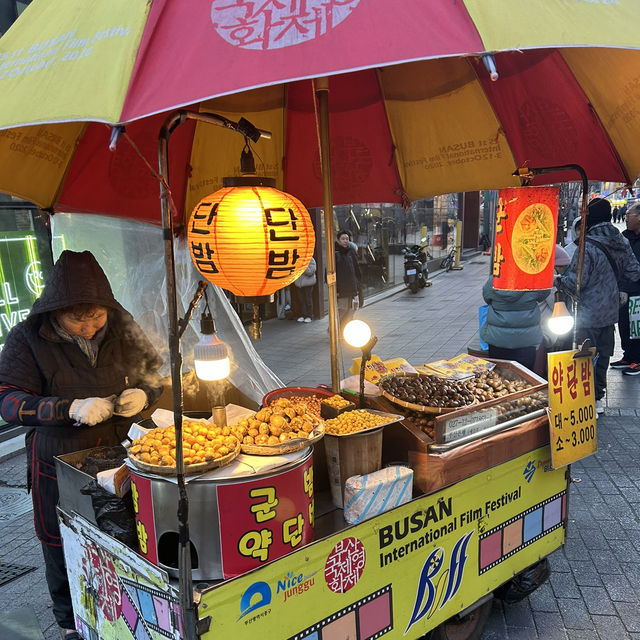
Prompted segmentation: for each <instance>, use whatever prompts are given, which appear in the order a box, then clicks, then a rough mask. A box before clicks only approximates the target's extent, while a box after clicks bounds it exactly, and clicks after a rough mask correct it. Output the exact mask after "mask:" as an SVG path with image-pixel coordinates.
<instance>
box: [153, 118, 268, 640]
mask: <svg viewBox="0 0 640 640" xmlns="http://www.w3.org/2000/svg"><path fill="white" fill-rule="evenodd" d="M188 119H192V120H200V121H203V122H208V123H209V124H215V125H217V126H220V127H224V128H227V129H231V130H232V131H240V132H243V130H242V127H244V126H245V125H247V124H250V123H246V122H244V123H243V122H242V121H241V122H238V123H236V122H231V121H230V120H227V119H226V118H224V117H222V116H218V115H216V114H213V113H197V112H192V111H184V110H181V111H176V112H175V113H172V114H171V115H169V116H167V118H166V120H165V121H164V123H163V125H162V127H161V129H160V133H159V134H158V172H159V174H160V177H161V181H160V209H161V211H162V231H163V242H164V256H165V260H164V266H165V274H166V279H167V287H166V288H167V314H168V329H169V357H170V359H171V389H172V400H173V420H174V425H175V430H176V475H177V484H178V494H179V498H178V545H179V547H178V586H179V604H180V616H181V621H182V633H183V634H184V635H183V638H184V639H185V640H197V638H198V637H199V633H198V631H197V623H198V609H197V605H196V603H195V602H194V598H193V581H192V577H191V543H190V541H189V498H188V495H187V486H186V483H185V481H184V455H183V451H182V407H183V404H182V353H181V350H180V337H181V335H182V333H183V332H184V328H183V327H181V326H180V321H179V317H178V296H177V287H176V273H175V257H174V252H173V235H174V234H173V212H172V211H171V208H170V206H169V202H170V199H171V194H170V192H169V137H170V136H171V134H172V133H173V132H174V131H175V129H176V128H177V127H178V126H179V125H181V124H182V123H183V122H184V121H185V120H188ZM253 132H255V135H256V137H263V138H270V137H271V134H270V133H269V132H268V131H262V130H260V129H255V128H254V130H253ZM253 132H252V133H253ZM201 288H202V287H201ZM202 289H203V290H204V288H202ZM191 312H193V310H192V309H191ZM187 322H188V320H187Z"/></svg>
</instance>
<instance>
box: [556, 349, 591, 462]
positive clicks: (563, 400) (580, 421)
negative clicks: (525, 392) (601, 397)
mask: <svg viewBox="0 0 640 640" xmlns="http://www.w3.org/2000/svg"><path fill="white" fill-rule="evenodd" d="M592 351H593V350H592ZM576 353H578V352H577V351H557V352H555V353H549V354H548V361H547V362H548V371H549V423H550V431H551V466H552V467H553V468H554V469H558V468H560V467H564V466H565V465H567V464H571V463H572V462H575V461H576V460H580V459H581V458H586V457H587V456H589V455H591V454H592V453H595V452H596V451H597V448H598V446H597V439H596V437H597V431H596V406H595V397H594V394H593V391H594V388H593V382H594V380H593V358H592V357H580V358H574V355H575V354H576Z"/></svg>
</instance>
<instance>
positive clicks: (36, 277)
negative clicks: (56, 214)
mask: <svg viewBox="0 0 640 640" xmlns="http://www.w3.org/2000/svg"><path fill="white" fill-rule="evenodd" d="M52 264H53V263H52V258H51V249H50V246H49V235H48V231H47V228H46V227H45V224H44V221H43V219H42V214H41V212H40V211H39V210H38V209H37V208H35V207H34V206H33V205H30V204H28V203H24V202H22V201H19V200H16V199H13V198H11V197H10V196H0V348H2V346H3V345H4V341H5V339H6V337H7V334H8V333H9V331H10V330H11V329H12V328H13V327H14V326H15V325H16V324H18V322H20V321H22V320H24V319H25V318H26V317H27V316H28V315H29V311H30V310H31V306H32V305H33V303H34V302H35V301H36V299H37V298H38V296H39V295H40V293H41V292H42V289H43V287H44V282H45V280H46V276H47V275H48V273H49V271H50V269H51V266H52Z"/></svg>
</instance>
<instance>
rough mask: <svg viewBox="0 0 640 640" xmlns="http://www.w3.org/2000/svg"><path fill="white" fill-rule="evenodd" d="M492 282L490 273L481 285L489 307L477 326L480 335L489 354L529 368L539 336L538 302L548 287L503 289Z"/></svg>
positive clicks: (544, 296)
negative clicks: (519, 289)
mask: <svg viewBox="0 0 640 640" xmlns="http://www.w3.org/2000/svg"><path fill="white" fill-rule="evenodd" d="M492 282H493V277H491V276H490V277H489V279H488V280H487V281H486V282H485V284H484V287H483V288H482V297H483V298H484V301H485V302H486V303H487V305H488V306H489V308H488V309H487V321H486V322H485V323H484V324H483V325H482V329H480V337H481V338H482V339H483V340H484V341H485V342H486V343H487V344H488V345H489V357H490V358H498V359H500V360H515V361H516V362H519V363H520V364H521V365H523V366H525V367H527V369H531V370H532V371H533V368H534V365H535V360H536V351H537V350H538V347H539V346H540V344H541V343H542V337H543V336H542V329H541V327H540V307H539V306H538V303H540V302H542V301H543V300H545V298H546V297H547V296H548V295H549V293H550V290H549V289H542V290H539V291H505V290H503V289H494V287H493V284H492Z"/></svg>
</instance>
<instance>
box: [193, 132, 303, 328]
mask: <svg viewBox="0 0 640 640" xmlns="http://www.w3.org/2000/svg"><path fill="white" fill-rule="evenodd" d="M249 144H250V143H249V139H248V138H247V137H246V136H245V146H244V149H243V150H242V154H241V157H240V166H241V172H242V176H240V177H234V178H223V181H222V184H223V188H222V189H219V190H218V191H216V192H215V193H212V194H210V195H209V196H207V197H206V198H203V199H202V200H200V202H199V203H198V204H197V205H196V207H195V208H194V210H193V211H192V213H191V217H190V219H189V224H188V228H187V239H188V244H189V251H190V253H191V259H192V260H193V263H194V264H195V266H196V268H197V269H198V271H199V272H200V273H201V274H202V275H203V276H204V277H205V278H206V279H207V280H209V281H210V282H212V283H213V284H216V285H218V286H219V287H222V288H223V289H226V290H227V291H230V292H231V293H233V294H234V295H235V296H236V299H237V300H238V301H239V302H247V303H251V304H253V305H254V314H253V315H254V320H253V327H252V337H254V338H258V337H260V324H261V323H260V317H259V312H258V306H257V305H258V304H261V303H264V302H268V301H270V300H271V296H272V294H273V293H275V292H276V291H278V290H279V289H282V288H284V287H286V286H288V285H290V284H291V283H292V282H293V281H294V280H295V279H296V278H297V277H298V276H299V275H300V274H301V273H302V272H303V271H304V270H305V269H306V268H307V267H308V266H309V262H310V261H311V257H312V255H313V250H314V247H315V232H314V229H313V225H312V223H311V218H310V216H309V212H308V211H307V209H306V208H305V207H304V205H303V204H302V203H301V202H300V201H299V200H298V199H297V198H296V197H294V196H292V195H289V194H288V193H284V192H282V191H279V190H278V189H276V188H275V179H273V178H265V177H260V176H257V175H256V174H255V163H254V160H253V154H252V153H251V148H250V146H249Z"/></svg>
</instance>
